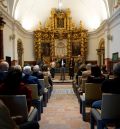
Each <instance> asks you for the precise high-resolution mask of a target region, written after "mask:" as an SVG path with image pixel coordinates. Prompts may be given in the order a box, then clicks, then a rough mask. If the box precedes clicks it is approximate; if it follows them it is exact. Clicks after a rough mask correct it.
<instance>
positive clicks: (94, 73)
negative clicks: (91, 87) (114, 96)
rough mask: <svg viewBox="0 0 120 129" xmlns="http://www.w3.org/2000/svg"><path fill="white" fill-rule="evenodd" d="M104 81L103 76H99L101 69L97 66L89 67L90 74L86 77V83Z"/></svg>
mask: <svg viewBox="0 0 120 129" xmlns="http://www.w3.org/2000/svg"><path fill="white" fill-rule="evenodd" d="M104 80H105V76H104V75H103V74H101V69H100V67H99V66H98V65H93V66H92V67H91V74H90V75H89V76H88V77H87V81H86V82H87V83H102V82H103V81H104Z"/></svg>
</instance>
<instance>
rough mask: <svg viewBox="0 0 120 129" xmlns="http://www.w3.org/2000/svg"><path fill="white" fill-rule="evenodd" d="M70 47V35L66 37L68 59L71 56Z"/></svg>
mask: <svg viewBox="0 0 120 129" xmlns="http://www.w3.org/2000/svg"><path fill="white" fill-rule="evenodd" d="M70 47H71V45H70V33H68V36H67V56H68V57H69V58H70V56H71V55H72V54H71V48H70Z"/></svg>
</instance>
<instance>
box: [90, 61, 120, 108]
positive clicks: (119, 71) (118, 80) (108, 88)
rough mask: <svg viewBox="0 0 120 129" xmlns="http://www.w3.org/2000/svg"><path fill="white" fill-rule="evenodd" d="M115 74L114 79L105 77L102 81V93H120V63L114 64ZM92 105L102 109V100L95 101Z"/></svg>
mask: <svg viewBox="0 0 120 129" xmlns="http://www.w3.org/2000/svg"><path fill="white" fill-rule="evenodd" d="M113 74H114V78H113V79H105V81H104V82H103V83H102V87H101V91H102V93H114V94H120V86H119V85H120V63H116V64H115V65H114V67H113ZM92 107H94V108H99V109H101V100H99V101H96V102H94V103H93V105H92Z"/></svg>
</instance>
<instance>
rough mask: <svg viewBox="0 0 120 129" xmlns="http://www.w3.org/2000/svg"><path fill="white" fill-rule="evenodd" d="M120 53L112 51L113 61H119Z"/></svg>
mask: <svg viewBox="0 0 120 129" xmlns="http://www.w3.org/2000/svg"><path fill="white" fill-rule="evenodd" d="M118 59H119V55H118V52H115V53H112V61H118Z"/></svg>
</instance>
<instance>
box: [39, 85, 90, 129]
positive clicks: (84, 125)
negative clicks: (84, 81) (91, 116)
mask: <svg viewBox="0 0 120 129" xmlns="http://www.w3.org/2000/svg"><path fill="white" fill-rule="evenodd" d="M89 126H90V125H89V123H88V122H83V120H82V118H81V115H80V113H79V103H78V101H77V98H76V96H75V95H74V93H73V91H72V84H71V83H70V84H65V83H64V85H63V84H62V85H60V83H58V84H57V83H55V85H54V90H53V94H52V95H51V98H50V99H49V102H48V104H47V107H45V108H44V113H43V114H42V117H41V121H40V129H89Z"/></svg>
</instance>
